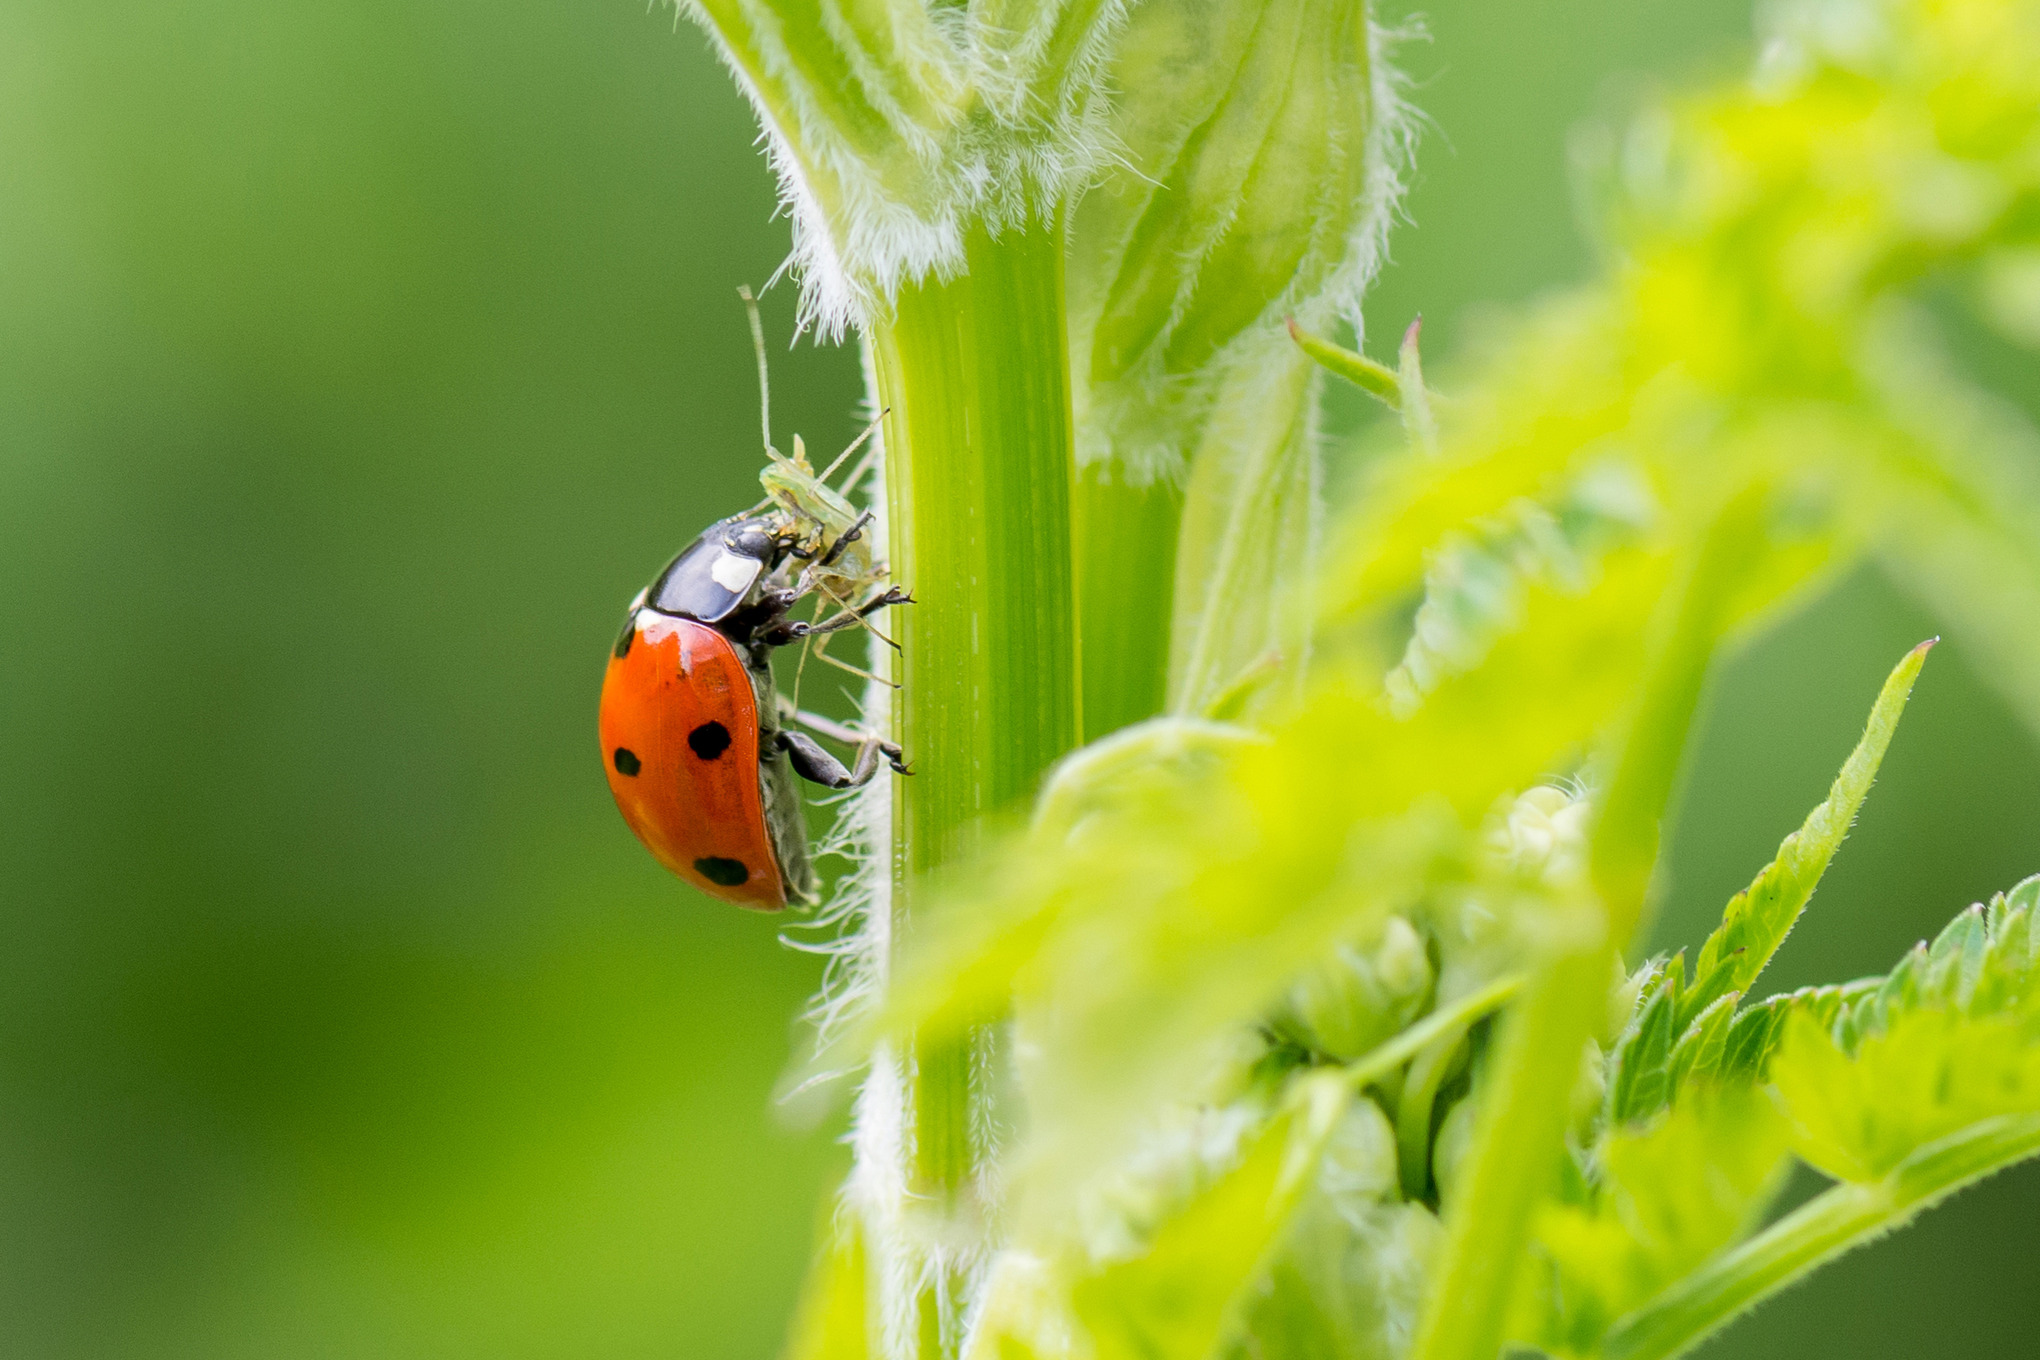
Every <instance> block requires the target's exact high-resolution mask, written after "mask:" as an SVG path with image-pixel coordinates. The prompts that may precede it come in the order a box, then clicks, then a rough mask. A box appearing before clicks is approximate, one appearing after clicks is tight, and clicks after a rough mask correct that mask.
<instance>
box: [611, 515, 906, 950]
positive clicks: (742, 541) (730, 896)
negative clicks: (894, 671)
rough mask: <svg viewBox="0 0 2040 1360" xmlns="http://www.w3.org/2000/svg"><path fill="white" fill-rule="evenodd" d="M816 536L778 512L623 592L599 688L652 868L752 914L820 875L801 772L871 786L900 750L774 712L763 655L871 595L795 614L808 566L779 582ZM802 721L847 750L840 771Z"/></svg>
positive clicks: (856, 527) (900, 767)
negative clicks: (849, 755)
mask: <svg viewBox="0 0 2040 1360" xmlns="http://www.w3.org/2000/svg"><path fill="white" fill-rule="evenodd" d="M868 519H869V516H864V517H861V518H860V519H859V520H857V521H856V522H855V523H854V524H852V525H851V526H849V527H848V528H847V529H845V531H844V532H843V533H841V534H839V535H838V536H837V538H836V540H835V542H834V543H832V544H828V545H826V548H825V550H824V551H822V552H820V553H819V554H815V555H814V558H815V560H814V565H815V566H820V567H826V566H828V565H830V564H831V563H833V562H834V561H835V560H836V559H838V558H840V557H841V556H842V555H843V553H844V551H845V549H846V548H847V547H848V546H849V544H850V543H851V542H853V541H854V540H855V539H856V538H857V537H858V536H859V535H861V533H862V531H863V527H864V524H865V523H866V522H868ZM812 537H813V535H812V532H811V531H808V530H804V529H803V527H802V526H800V525H796V524H795V523H793V522H792V520H791V518H790V517H789V516H787V515H786V514H785V513H783V512H775V513H773V514H769V515H765V516H759V517H753V516H749V515H736V516H732V517H731V518H729V519H725V520H722V521H720V522H718V523H716V524H713V525H711V526H709V528H708V529H707V530H705V531H704V532H703V533H702V535H701V536H700V537H699V538H697V539H695V540H694V542H693V543H691V544H689V545H688V546H687V548H686V549H685V550H683V551H682V552H681V553H680V555H679V556H678V557H675V558H674V559H673V561H672V562H671V563H670V564H668V565H667V567H666V569H665V570H664V571H662V572H660V573H659V575H658V577H657V578H656V579H655V580H654V581H653V582H652V583H651V585H649V586H647V587H646V588H645V589H644V590H642V591H640V592H639V593H638V596H637V598H636V599H635V600H633V601H631V605H630V610H629V614H628V616H627V617H626V618H625V619H624V624H623V631H622V632H621V633H620V634H618V636H617V639H616V645H615V646H614V647H613V648H612V649H611V655H610V658H609V667H608V670H607V672H606V674H605V675H604V676H603V681H602V704H601V713H600V717H599V721H598V728H599V730H600V733H601V738H602V759H603V764H604V766H605V768H606V769H607V772H608V776H609V789H610V792H611V793H613V794H614V795H615V797H616V805H617V807H618V808H619V809H621V810H622V812H623V819H624V820H625V821H626V822H628V823H630V828H631V830H632V831H634V832H636V833H637V837H638V839H639V840H641V841H643V842H644V843H645V846H646V848H647V849H649V850H650V851H651V852H652V854H653V855H654V856H656V857H657V859H658V860H659V862H660V863H661V864H664V865H665V866H666V867H667V868H668V869H671V870H672V871H673V872H674V873H676V874H678V875H679V876H680V877H681V878H684V879H686V880H687V881H688V882H689V883H692V884H693V885H694V886H695V887H697V888H699V889H701V890H702V891H703V892H705V893H708V894H709V895H710V896H712V897H719V898H721V899H723V900H724V901H726V902H734V903H736V904H738V905H739V906H744V907H750V908H753V909H755V910H759V911H777V910H779V909H780V908H782V907H784V906H786V905H787V904H789V903H796V902H798V903H812V902H813V901H814V900H815V897H816V892H815V888H816V884H815V872H814V867H813V865H812V864H811V863H810V862H809V859H808V846H807V827H806V821H805V818H804V815H803V811H802V806H801V797H800V793H799V790H798V788H797V786H796V785H795V783H794V777H795V776H799V777H800V778H802V779H806V780H809V781H811V782H813V783H816V784H820V785H822V786H823V787H824V788H830V789H849V788H857V787H859V786H861V785H863V784H866V783H869V782H870V781H871V779H872V777H873V776H874V775H876V774H877V773H878V764H879V761H880V759H881V758H883V759H884V760H885V761H886V763H888V764H889V765H890V766H891V767H892V768H893V769H894V770H896V771H898V772H899V773H901V774H906V773H908V772H909V771H908V770H907V767H906V765H905V764H904V763H903V761H902V759H901V752H900V748H899V747H897V746H894V745H893V744H891V743H890V742H886V741H881V740H880V739H879V738H878V737H877V736H875V735H873V734H870V733H860V732H856V731H853V730H851V729H849V728H846V727H842V726H839V725H838V724H835V723H831V722H828V721H827V720H826V719H822V718H818V717H814V716H812V715H810V714H805V713H799V712H797V711H795V710H794V709H793V708H792V706H791V705H783V704H782V702H781V700H780V698H779V695H778V691H777V689H776V688H775V687H774V685H773V682H772V652H773V650H774V649H775V648H777V647H782V646H785V645H786V644H787V643H790V642H795V641H798V640H800V639H803V638H808V637H814V636H818V635H822V634H827V633H831V632H835V631H837V630H839V629H842V628H847V627H855V626H858V625H860V624H861V623H862V622H863V620H864V618H865V616H867V615H869V614H872V613H875V612H876V611H878V610H880V609H883V608H885V607H886V606H888V605H895V604H906V603H911V600H910V598H909V597H908V596H907V595H906V594H905V593H904V592H902V591H899V590H896V589H892V588H887V589H885V590H882V591H880V592H879V593H878V594H877V595H876V596H875V597H874V598H873V599H872V600H870V601H869V602H868V603H866V604H864V605H862V606H859V607H857V608H854V609H846V610H843V611H841V612H839V613H838V614H837V615H836V616H835V617H833V618H830V619H826V620H822V621H820V622H816V623H807V622H804V621H801V620H797V619H793V618H789V617H788V610H789V609H791V607H792V606H793V605H794V604H795V602H797V601H798V600H799V599H801V598H802V596H803V595H804V594H805V593H806V591H805V582H806V581H807V579H808V576H809V574H808V573H807V572H803V573H802V575H801V578H800V580H799V581H797V582H796V581H790V580H789V579H788V571H789V568H791V567H792V566H793V564H794V563H796V562H799V561H801V560H802V557H803V546H802V545H803V544H804V543H806V542H809V541H811V540H812ZM793 723H798V724H799V725H801V726H804V727H807V728H809V729H810V730H812V731H814V732H817V733H819V734H820V735H822V736H825V737H828V738H830V739H832V740H836V741H841V742H844V743H846V744H850V745H853V746H855V747H856V751H857V754H856V757H855V759H854V761H853V763H852V765H851V766H850V767H849V768H845V766H844V765H843V763H842V762H841V761H839V760H837V759H836V758H835V757H834V756H832V755H830V754H829V753H828V752H827V751H825V750H824V749H822V747H821V746H820V745H819V744H817V743H816V742H815V740H814V739H813V738H812V737H810V736H808V735H807V734H806V733H804V732H798V731H795V730H793V728H792V727H791V726H790V724H793Z"/></svg>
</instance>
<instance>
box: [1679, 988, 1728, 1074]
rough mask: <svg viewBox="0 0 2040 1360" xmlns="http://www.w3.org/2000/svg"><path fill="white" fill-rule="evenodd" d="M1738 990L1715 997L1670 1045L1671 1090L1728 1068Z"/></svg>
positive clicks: (1723, 1071)
mask: <svg viewBox="0 0 2040 1360" xmlns="http://www.w3.org/2000/svg"><path fill="white" fill-rule="evenodd" d="M1741 999H1742V993H1740V992H1730V993H1729V994H1728V995H1727V996H1723V997H1716V998H1715V1000H1714V1004H1713V1005H1711V1006H1709V1007H1708V1008H1707V1009H1706V1010H1704V1011H1702V1012H1700V1014H1699V1015H1697V1016H1695V1017H1694V1018H1693V1023H1692V1024H1690V1025H1688V1026H1687V1027H1686V1032H1685V1033H1684V1034H1681V1035H1680V1036H1679V1042H1678V1043H1677V1044H1676V1045H1675V1046H1674V1047H1673V1049H1672V1058H1671V1075H1670V1079H1669V1080H1670V1085H1671V1089H1672V1090H1673V1091H1674V1092H1678V1091H1681V1090H1684V1089H1685V1088H1686V1084H1687V1083H1688V1082H1693V1081H1706V1082H1715V1081H1719V1080H1720V1079H1721V1077H1722V1076H1723V1075H1724V1073H1725V1072H1726V1071H1727V1068H1728V1061H1727V1059H1728V1035H1729V1031H1730V1029H1732V1028H1733V1027H1734V1025H1735V1008H1736V1003H1737V1002H1738V1001H1740V1000H1741Z"/></svg>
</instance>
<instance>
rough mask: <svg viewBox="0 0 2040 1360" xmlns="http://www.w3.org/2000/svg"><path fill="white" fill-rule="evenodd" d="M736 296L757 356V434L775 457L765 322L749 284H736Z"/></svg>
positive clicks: (767, 451) (770, 377) (770, 380)
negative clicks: (745, 317)
mask: <svg viewBox="0 0 2040 1360" xmlns="http://www.w3.org/2000/svg"><path fill="white" fill-rule="evenodd" d="M737 296H738V297H740V298H742V299H743V300H744V315H745V316H747V317H749V318H750V321H751V352H752V353H753V354H755V355H757V356H758V435H759V439H760V441H761V442H762V443H763V444H764V445H765V452H766V454H767V456H769V457H772V458H777V457H779V456H780V455H779V450H777V449H775V448H773V447H772V375H771V369H770V366H769V365H768V364H767V363H766V362H765V323H764V321H763V320H761V319H760V318H759V316H758V299H757V298H755V297H752V296H751V288H750V285H749V284H743V283H740V284H738V285H737ZM798 442H799V440H798V438H796V440H795V443H796V444H798Z"/></svg>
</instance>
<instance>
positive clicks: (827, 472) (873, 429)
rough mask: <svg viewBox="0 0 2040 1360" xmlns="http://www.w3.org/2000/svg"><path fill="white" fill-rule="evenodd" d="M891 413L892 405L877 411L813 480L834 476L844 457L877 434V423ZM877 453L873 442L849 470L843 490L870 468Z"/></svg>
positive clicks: (853, 484)
mask: <svg viewBox="0 0 2040 1360" xmlns="http://www.w3.org/2000/svg"><path fill="white" fill-rule="evenodd" d="M891 414H892V407H890V406H888V407H886V408H885V409H884V410H883V411H880V412H879V413H878V416H877V418H876V419H874V420H873V421H872V422H871V423H870V424H869V425H866V426H865V427H864V433H863V434H860V435H858V436H857V437H856V438H855V439H853V440H851V441H850V447H849V448H846V449H844V450H843V451H842V452H841V453H839V454H837V455H836V460H835V461H834V462H832V463H830V464H829V465H828V466H827V467H825V468H823V469H822V470H821V473H820V474H819V475H818V476H817V477H816V478H815V480H816V481H818V482H826V481H828V480H829V478H831V477H833V476H835V475H836V469H837V468H839V467H841V466H843V460H844V459H845V458H848V457H849V456H850V455H851V454H853V453H855V452H857V450H859V449H861V448H863V447H864V441H865V440H867V439H869V438H871V436H872V435H874V434H877V433H878V427H879V425H880V424H882V423H883V422H884V420H885V418H886V417H887V416H889V415H891ZM877 453H878V446H877V445H876V444H874V445H872V447H871V452H870V453H867V454H865V455H864V457H863V458H862V459H861V460H860V461H859V462H858V464H857V466H856V467H854V468H852V469H851V470H850V477H849V479H848V480H847V481H845V482H844V483H843V489H844V490H845V491H848V490H849V489H850V488H851V487H853V486H855V485H857V479H858V478H860V477H862V476H863V475H864V474H865V473H866V472H868V471H870V470H871V460H872V458H873V457H874V456H876V455H877Z"/></svg>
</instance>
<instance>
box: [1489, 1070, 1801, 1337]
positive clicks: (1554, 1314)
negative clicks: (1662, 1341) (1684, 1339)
mask: <svg viewBox="0 0 2040 1360" xmlns="http://www.w3.org/2000/svg"><path fill="white" fill-rule="evenodd" d="M1595 1161H1596V1163H1597V1165H1598V1167H1599V1169H1600V1177H1599V1180H1598V1181H1597V1182H1596V1183H1595V1184H1594V1186H1593V1188H1592V1190H1591V1193H1590V1196H1589V1198H1588V1200H1587V1202H1586V1203H1584V1204H1578V1205H1562V1204H1552V1205H1547V1206H1546V1207H1545V1208H1544V1210H1543V1211H1542V1212H1541V1214H1540V1216H1539V1218H1538V1222H1537V1234H1536V1240H1537V1245H1538V1250H1539V1251H1540V1253H1542V1255H1543V1256H1544V1258H1545V1259H1546V1260H1547V1261H1548V1262H1549V1265H1550V1271H1549V1273H1548V1274H1539V1273H1533V1274H1532V1276H1531V1279H1532V1280H1533V1281H1541V1284H1535V1283H1534V1284H1532V1285H1531V1286H1530V1287H1529V1289H1528V1291H1527V1296H1526V1298H1525V1299H1524V1300H1523V1301H1522V1302H1521V1303H1520V1304H1519V1308H1518V1323H1517V1325H1518V1329H1519V1334H1520V1335H1521V1339H1522V1340H1524V1341H1526V1342H1529V1343H1530V1344H1534V1345H1539V1346H1543V1347H1546V1348H1548V1349H1552V1350H1556V1351H1559V1352H1561V1353H1563V1354H1570V1355H1582V1356H1588V1355H1593V1354H1594V1353H1595V1352H1596V1350H1597V1348H1598V1343H1599V1341H1600V1338H1601V1336H1602V1335H1603V1334H1604V1333H1605V1332H1606V1331H1607V1329H1608V1327H1609V1326H1610V1325H1611V1324H1612V1323H1613V1322H1614V1321H1615V1320H1616V1319H1617V1318H1619V1317H1621V1316H1622V1315H1623V1314H1625V1313H1628V1312H1630V1311H1632V1310H1634V1309H1635V1308H1637V1307H1639V1306H1641V1305H1643V1304H1645V1303H1647V1302H1648V1301H1649V1300H1651V1299H1652V1298H1654V1297H1656V1296H1657V1295H1658V1294H1659V1293H1661V1292H1662V1291H1664V1290H1665V1289H1666V1288H1667V1287H1668V1286H1670V1285H1671V1284H1673V1283H1674V1282H1675V1281H1677V1280H1679V1279H1680V1278H1682V1277H1683V1276H1685V1275H1686V1274H1687V1273H1688V1272H1690V1271H1691V1270H1692V1269H1693V1268H1694V1267H1696V1266H1698V1265H1699V1264H1700V1263H1701V1262H1703V1261H1705V1260H1706V1259H1707V1258H1708V1257H1709V1256H1711V1255H1713V1254H1714V1253H1715V1252H1717V1251H1719V1250H1720V1249H1721V1248H1723V1247H1725V1246H1727V1245H1729V1244H1730V1243H1732V1242H1734V1241H1735V1240H1736V1239H1737V1238H1739V1237H1740V1236H1742V1235H1743V1234H1744V1233H1746V1232H1747V1231H1748V1230H1749V1229H1750V1227H1751V1226H1752V1225H1753V1223H1754V1222H1755V1221H1756V1219H1757V1218H1758V1217H1759V1216H1760V1215H1761V1214H1762V1212H1763V1210H1764V1207H1765V1206H1766V1205H1767V1204H1769V1203H1770V1201H1771V1199H1772V1197H1773V1195H1774V1194H1775V1193H1776V1191H1777V1189H1778V1186H1779V1185H1780V1183H1781V1180H1782V1176H1783V1172H1784V1170H1785V1167H1786V1131H1785V1126H1784V1121H1783V1120H1781V1119H1780V1118H1779V1116H1778V1114H1777V1112H1776V1111H1775V1110H1774V1109H1773V1108H1772V1107H1771V1104H1770V1102H1769V1101H1768V1100H1767V1099H1766V1098H1765V1097H1764V1096H1763V1094H1762V1093H1760V1092H1758V1091H1755V1090H1752V1089H1750V1088H1747V1087H1741V1088H1725V1089H1716V1090H1709V1091H1706V1092H1703V1093H1701V1094H1700V1095H1698V1096H1697V1097H1696V1098H1694V1099H1690V1100H1687V1101H1685V1102H1683V1103H1681V1104H1680V1105H1679V1106H1677V1107H1676V1108H1674V1109H1671V1110H1668V1111H1665V1112H1664V1113H1662V1114H1661V1115H1660V1116H1659V1117H1658V1118H1657V1119H1655V1120H1654V1121H1652V1122H1650V1123H1648V1124H1644V1125H1637V1126H1631V1127H1627V1128H1618V1129H1616V1130H1615V1131H1614V1132H1613V1133H1611V1134H1610V1135H1609V1136H1608V1137H1607V1138H1606V1139H1605V1140H1604V1141H1603V1142H1602V1143H1601V1145H1600V1146H1599V1147H1598V1148H1597V1149H1596V1155H1595Z"/></svg>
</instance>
